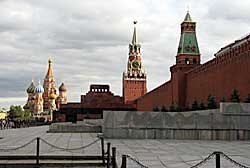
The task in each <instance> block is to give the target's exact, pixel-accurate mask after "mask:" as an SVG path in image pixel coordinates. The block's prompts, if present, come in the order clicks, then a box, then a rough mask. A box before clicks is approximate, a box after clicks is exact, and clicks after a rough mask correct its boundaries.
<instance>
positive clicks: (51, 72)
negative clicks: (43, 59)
mask: <svg viewBox="0 0 250 168" xmlns="http://www.w3.org/2000/svg"><path fill="white" fill-rule="evenodd" d="M48 63H49V67H48V72H47V75H46V77H53V69H52V63H53V60H52V58H51V57H50V58H49V60H48Z"/></svg>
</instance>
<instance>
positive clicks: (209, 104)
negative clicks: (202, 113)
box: [207, 94, 217, 109]
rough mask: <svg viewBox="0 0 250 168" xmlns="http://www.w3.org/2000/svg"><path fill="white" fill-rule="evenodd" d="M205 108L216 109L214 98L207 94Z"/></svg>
mask: <svg viewBox="0 0 250 168" xmlns="http://www.w3.org/2000/svg"><path fill="white" fill-rule="evenodd" d="M207 108H208V109H215V108H217V103H216V100H215V97H214V96H212V95H211V94H209V95H208V98H207Z"/></svg>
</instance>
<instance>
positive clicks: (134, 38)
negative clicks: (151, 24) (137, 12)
mask: <svg viewBox="0 0 250 168" xmlns="http://www.w3.org/2000/svg"><path fill="white" fill-rule="evenodd" d="M133 23H134V33H133V37H132V42H131V44H132V45H136V44H137V43H138V41H137V34H136V24H137V21H134V22H133Z"/></svg>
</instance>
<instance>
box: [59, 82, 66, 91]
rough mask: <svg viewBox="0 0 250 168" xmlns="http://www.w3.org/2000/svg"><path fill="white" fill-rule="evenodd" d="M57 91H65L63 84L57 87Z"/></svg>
mask: <svg viewBox="0 0 250 168" xmlns="http://www.w3.org/2000/svg"><path fill="white" fill-rule="evenodd" d="M59 91H65V92H66V91H67V89H66V86H65V85H64V83H62V84H61V86H60V87H59Z"/></svg>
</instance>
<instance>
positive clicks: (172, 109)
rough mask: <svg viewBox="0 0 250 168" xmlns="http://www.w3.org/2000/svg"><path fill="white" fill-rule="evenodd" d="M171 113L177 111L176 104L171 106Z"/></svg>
mask: <svg viewBox="0 0 250 168" xmlns="http://www.w3.org/2000/svg"><path fill="white" fill-rule="evenodd" d="M169 111H171V112H175V111H176V107H175V104H174V102H172V103H171V105H170V106H169Z"/></svg>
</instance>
